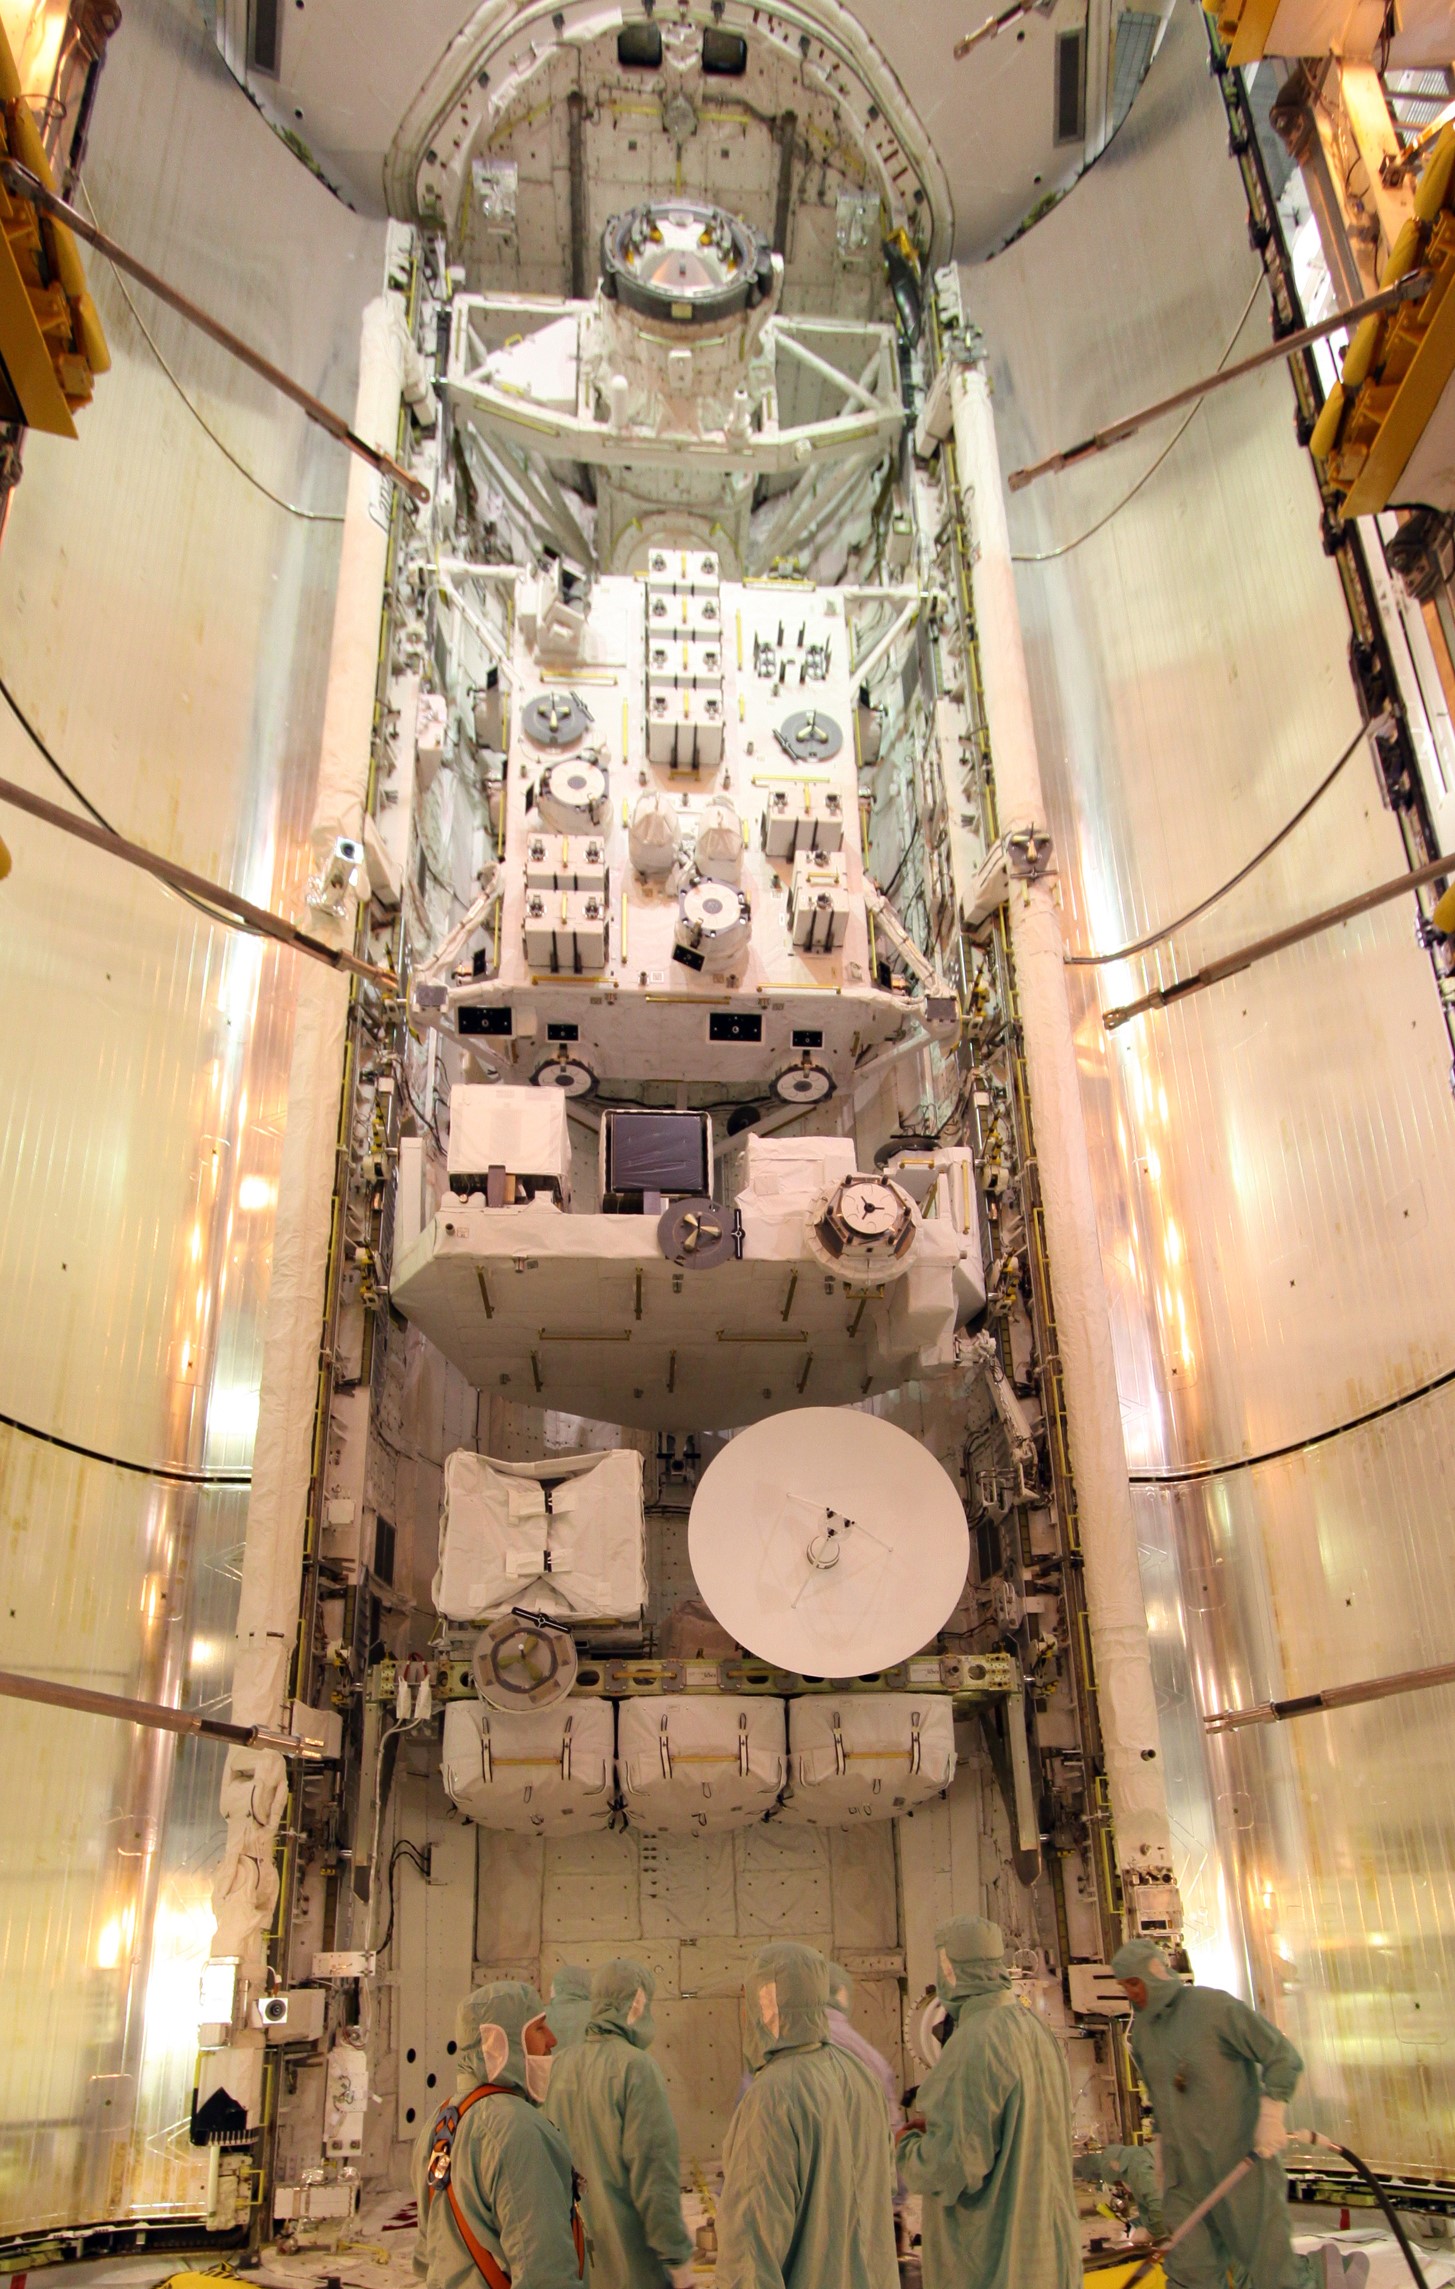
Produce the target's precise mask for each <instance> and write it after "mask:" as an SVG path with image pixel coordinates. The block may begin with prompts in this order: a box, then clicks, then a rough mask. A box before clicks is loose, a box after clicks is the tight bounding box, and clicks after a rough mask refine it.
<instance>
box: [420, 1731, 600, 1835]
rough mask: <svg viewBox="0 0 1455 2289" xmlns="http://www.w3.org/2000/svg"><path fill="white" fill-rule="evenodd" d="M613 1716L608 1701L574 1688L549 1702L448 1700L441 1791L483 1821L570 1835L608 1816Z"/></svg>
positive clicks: (490, 1825)
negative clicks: (515, 1705) (510, 1705)
mask: <svg viewBox="0 0 1455 2289" xmlns="http://www.w3.org/2000/svg"><path fill="white" fill-rule="evenodd" d="M615 1731H616V1728H615V1723H614V1716H613V1710H612V1704H611V1703H610V1701H598V1700H594V1699H587V1698H584V1697H583V1698H581V1699H577V1698H575V1697H574V1696H573V1697H572V1698H571V1699H570V1700H567V1701H562V1702H559V1703H558V1704H557V1706H556V1707H555V1708H554V1709H520V1710H511V1711H510V1712H508V1713H503V1712H501V1711H499V1710H496V1709H487V1708H486V1707H485V1705H484V1703H483V1702H481V1701H448V1702H446V1704H445V1725H444V1744H443V1753H442V1755H441V1758H440V1771H441V1775H442V1777H443V1779H444V1784H445V1792H446V1794H447V1795H448V1796H449V1797H450V1799H451V1801H452V1802H453V1803H454V1805H455V1806H456V1808H457V1809H458V1810H459V1811H461V1812H463V1814H464V1815H465V1818H466V1819H467V1820H473V1821H475V1822H476V1823H477V1825H478V1826H480V1827H481V1828H506V1829H514V1830H515V1831H516V1832H517V1833H518V1834H524V1835H528V1836H571V1835H577V1834H580V1833H581V1832H582V1831H583V1830H585V1829H588V1828H604V1827H605V1826H606V1824H607V1822H608V1821H609V1820H610V1818H611V1795H612V1787H611V1783H612V1769H613V1765H614V1762H615V1747H616V1741H615Z"/></svg>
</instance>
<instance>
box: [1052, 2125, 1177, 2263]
mask: <svg viewBox="0 0 1455 2289" xmlns="http://www.w3.org/2000/svg"><path fill="white" fill-rule="evenodd" d="M1071 2174H1072V2176H1073V2177H1076V2178H1079V2179H1081V2181H1082V2182H1083V2184H1085V2185H1089V2186H1125V2187H1126V2189H1127V2192H1128V2193H1129V2194H1130V2195H1131V2197H1132V2200H1133V2202H1134V2203H1135V2205H1136V2212H1137V2221H1138V2223H1139V2224H1140V2225H1144V2226H1145V2227H1146V2229H1147V2231H1148V2233H1149V2234H1150V2235H1151V2236H1152V2239H1153V2240H1154V2241H1161V2240H1162V2239H1163V2237H1164V2236H1165V2234H1166V2231H1167V2227H1166V2223H1165V2220H1164V2219H1163V2216H1162V2189H1161V2187H1160V2186H1159V2185H1158V2183H1157V2157H1156V2155H1155V2153H1154V2152H1153V2151H1152V2148H1151V2147H1150V2146H1098V2147H1097V2148H1096V2150H1095V2152H1094V2153H1090V2154H1080V2155H1078V2156H1077V2159H1076V2162H1075V2164H1074V2166H1073V2169H1072V2173H1071Z"/></svg>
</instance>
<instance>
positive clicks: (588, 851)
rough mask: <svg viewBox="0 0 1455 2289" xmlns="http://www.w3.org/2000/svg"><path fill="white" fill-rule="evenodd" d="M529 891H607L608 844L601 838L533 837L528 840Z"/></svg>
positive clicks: (526, 881) (598, 836) (526, 867)
mask: <svg viewBox="0 0 1455 2289" xmlns="http://www.w3.org/2000/svg"><path fill="white" fill-rule="evenodd" d="M525 886H526V888H527V890H589V891H593V892H594V893H595V894H596V896H597V897H603V896H604V895H605V892H606V844H605V842H604V840H603V839H602V837H601V836H600V835H556V834H533V835H529V836H527V838H526V845H525Z"/></svg>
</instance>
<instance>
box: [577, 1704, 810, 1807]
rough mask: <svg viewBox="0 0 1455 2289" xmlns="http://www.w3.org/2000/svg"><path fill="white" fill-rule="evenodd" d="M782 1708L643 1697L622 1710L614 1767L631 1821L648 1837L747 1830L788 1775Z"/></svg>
mask: <svg viewBox="0 0 1455 2289" xmlns="http://www.w3.org/2000/svg"><path fill="white" fill-rule="evenodd" d="M786 1746H787V1742H786V1730H785V1725H784V1711H783V1703H782V1702H781V1701H775V1700H772V1699H770V1698H769V1697H768V1696H767V1695H760V1694H749V1695H745V1696H743V1697H742V1698H741V1699H730V1698H728V1697H726V1696H719V1695H717V1694H705V1693H704V1694H701V1695H695V1694H692V1695H688V1694H683V1695H680V1696H679V1695H676V1694H669V1695H666V1696H664V1697H662V1698H658V1697H657V1696H656V1695H652V1696H650V1697H648V1696H646V1695H643V1696H642V1697H641V1698H640V1699H635V1700H625V1701H622V1702H621V1703H620V1704H619V1706H618V1709H617V1720H616V1764H617V1774H618V1777H619V1780H620V1783H621V1792H622V1795H623V1797H624V1798H625V1800H626V1809H627V1819H628V1821H629V1822H630V1824H631V1826H632V1827H633V1828H640V1829H642V1830H644V1831H645V1832H646V1833H647V1834H648V1835H652V1834H667V1835H687V1834H693V1833H695V1834H705V1833H706V1832H707V1831H709V1830H711V1829H714V1828H746V1827H748V1826H749V1825H750V1824H751V1823H752V1822H753V1821H755V1820H761V1819H762V1817H763V1815H764V1813H765V1812H767V1811H768V1810H769V1809H770V1808H771V1807H772V1805H773V1804H774V1803H776V1801H777V1798H778V1792H779V1790H780V1789H781V1788H782V1786H783V1781H784V1777H785V1773H786V1769H787V1766H786V1754H785V1752H786Z"/></svg>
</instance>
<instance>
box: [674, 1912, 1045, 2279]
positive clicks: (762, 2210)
mask: <svg viewBox="0 0 1455 2289" xmlns="http://www.w3.org/2000/svg"><path fill="white" fill-rule="evenodd" d="M828 1998H829V1971H828V1965H827V1963H826V1962H825V1961H824V1959H823V1957H822V1956H821V1955H820V1954H819V1953H818V1952H817V1950H816V1949H814V1948H812V1947H799V1946H796V1945H793V1944H791V1943H787V1942H784V1943H782V1944H780V1945H778V1946H775V1947H765V1948H764V1949H763V1951H762V1953H761V1954H760V1955H759V1956H758V1958H757V1960H756V1962H755V1963H754V1965H753V1968H752V1970H751V1971H750V1972H749V1974H748V1979H747V2008H748V2017H749V2021H750V2033H751V2035H752V2037H753V2038H754V2047H755V2048H761V2050H762V2052H763V2063H762V2065H761V2066H760V2067H759V2068H758V2070H757V2072H756V2073H755V2074H754V2076H753V2079H752V2081H751V2083H750V2084H749V2086H748V2088H747V2089H746V2090H745V2091H744V2092H743V2095H742V2097H741V2099H740V2100H739V2101H738V2107H737V2111H736V2113H735V2114H734V2115H733V2118H732V2121H731V2123H730V2124H729V2126H728V2134H727V2141H726V2144H725V2145H724V2148H723V2158H722V2173H723V2176H722V2193H721V2196H720V2197H719V2200H718V2205H717V2274H716V2282H715V2289H898V2282H899V2268H898V2264H897V2261H896V2258H895V2254H894V2170H893V2164H892V2161H891V2155H890V2138H889V2110H888V2108H887V2107H886V2105H885V2103H884V2093H883V2091H882V2090H881V2089H880V2088H879V2085H878V2083H877V2082H876V2081H875V2080H874V2077H873V2076H872V2075H871V2074H870V2072H869V2070H868V2069H867V2067H863V2066H861V2065H860V2063H859V2061H858V2060H857V2059H856V2058H853V2057H852V2056H851V2055H850V2054H849V2052H848V2051H844V2050H840V2049H839V2048H838V2047H837V2045H835V2044H833V2043H831V2042H830V2041H829V2039H828V2019H827V2013H828ZM1024 2289H1031V2285H1030V2284H1025V2285H1024Z"/></svg>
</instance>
